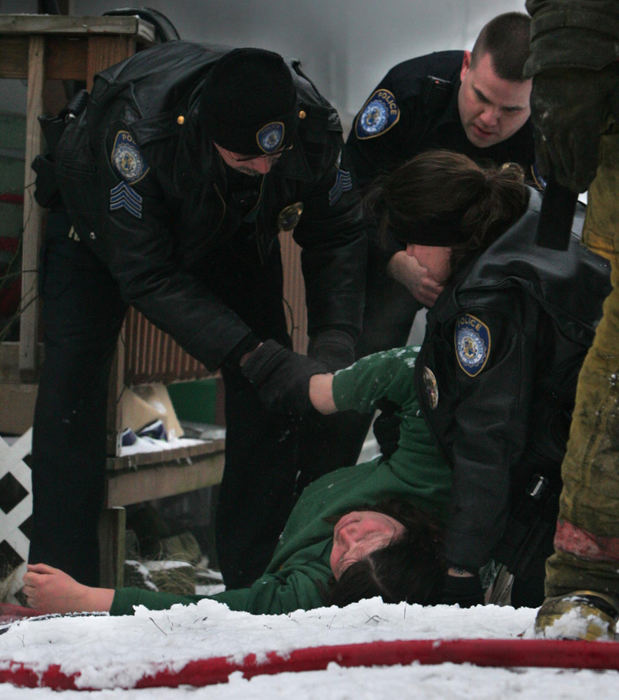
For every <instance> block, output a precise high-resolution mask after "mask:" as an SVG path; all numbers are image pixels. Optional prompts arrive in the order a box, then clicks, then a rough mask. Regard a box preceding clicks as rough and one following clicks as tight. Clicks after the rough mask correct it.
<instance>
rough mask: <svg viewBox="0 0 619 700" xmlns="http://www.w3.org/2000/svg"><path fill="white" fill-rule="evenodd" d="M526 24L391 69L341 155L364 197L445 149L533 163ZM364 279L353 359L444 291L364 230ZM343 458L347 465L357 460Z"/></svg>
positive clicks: (363, 425)
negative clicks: (421, 156) (409, 164)
mask: <svg viewBox="0 0 619 700" xmlns="http://www.w3.org/2000/svg"><path fill="white" fill-rule="evenodd" d="M529 27H530V18H529V17H528V16H527V15H526V14H523V13H519V12H508V13H505V14H501V15H498V16H497V17H495V18H494V19H492V20H491V21H490V22H488V23H487V24H486V25H485V26H484V27H483V28H482V30H481V31H480V33H479V36H478V37H477V40H476V41H475V45H474V46H473V50H472V52H471V51H440V52H437V53H432V54H428V55H426V56H420V57H417V58H412V59H409V60H407V61H404V62H403V63H400V64H398V65H396V66H394V67H393V68H392V69H391V70H390V71H389V72H388V73H387V74H386V75H385V77H384V78H383V79H382V80H381V81H380V82H379V84H378V85H377V86H376V88H375V89H374V91H373V92H372V94H371V95H370V97H369V98H368V99H367V101H366V102H365V104H364V105H363V107H362V108H361V110H360V111H359V113H358V114H357V116H356V117H355V119H354V121H353V124H352V128H351V131H350V134H349V136H348V140H347V142H346V152H347V153H348V155H349V157H350V162H351V164H352V166H353V170H354V172H355V174H356V176H357V181H358V182H359V185H360V187H361V188H362V190H363V191H367V189H368V188H369V186H370V185H371V184H372V182H373V181H374V180H375V179H376V178H378V177H380V176H381V175H384V174H385V173H389V172H392V171H393V170H394V169H395V168H396V167H398V166H400V165H402V163H404V162H406V161H407V160H409V159H410V158H412V157H413V156H414V155H416V154H417V153H420V152H422V151H426V150H430V149H436V148H447V149H450V150H453V151H456V152H458V153H464V154H465V155H468V156H469V157H470V158H472V159H473V160H475V161H476V162H479V163H482V164H484V163H489V164H502V163H505V162H516V163H519V164H520V165H522V167H523V168H524V169H525V171H526V172H527V173H529V172H530V171H531V169H532V166H533V164H534V160H535V159H534V148H533V131H532V127H531V123H530V119H529V114H530V108H529V97H530V92H531V81H530V80H524V79H523V78H522V71H523V66H524V63H525V61H526V58H527V56H528V50H529ZM368 231H369V250H368V277H367V287H366V302H365V311H364V317H363V330H362V333H361V337H360V339H359V343H358V346H357V356H358V357H362V356H364V355H367V354H370V353H373V352H376V351H379V350H385V349H387V348H392V347H399V346H401V345H404V344H405V343H406V341H407V339H408V336H409V333H410V330H411V326H412V324H413V321H414V319H415V315H416V313H417V311H419V310H420V309H421V308H422V307H423V306H426V307H430V306H432V304H433V303H434V301H435V300H436V298H437V297H438V295H439V294H440V292H441V290H442V286H441V285H440V284H438V283H437V282H436V280H434V279H433V278H432V276H431V275H428V274H427V271H426V270H425V269H424V268H423V267H421V266H420V265H418V264H417V263H416V262H415V260H414V259H412V258H410V257H408V256H407V255H406V254H405V252H404V249H403V247H402V245H401V243H400V242H399V241H397V240H395V239H394V238H393V237H392V236H390V235H389V233H388V232H385V234H384V235H383V236H382V238H381V240H378V236H377V232H376V229H375V228H373V227H372V226H371V225H370V226H369V229H368ZM368 427H369V422H368V419H366V418H359V420H358V423H357V425H356V426H355V427H354V428H351V431H352V432H351V433H349V435H350V442H351V446H353V448H354V449H357V450H359V449H360V447H361V444H362V442H363V438H364V436H365V433H366V432H367V429H368ZM354 449H353V452H352V453H351V454H350V455H349V456H348V457H349V459H348V461H349V462H351V463H352V462H354V461H355V459H356V454H357V453H356V452H354Z"/></svg>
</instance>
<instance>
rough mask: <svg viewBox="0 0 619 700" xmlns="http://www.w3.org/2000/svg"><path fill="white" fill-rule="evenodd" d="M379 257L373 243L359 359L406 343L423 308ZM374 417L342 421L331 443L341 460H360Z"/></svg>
mask: <svg viewBox="0 0 619 700" xmlns="http://www.w3.org/2000/svg"><path fill="white" fill-rule="evenodd" d="M380 258H381V256H379V255H378V253H377V252H376V254H372V246H370V255H369V258H368V267H367V281H366V293H365V294H366V296H365V310H364V315H363V330H362V332H361V336H360V338H359V342H358V343H357V350H356V357H357V358H361V357H365V356H366V355H371V354H372V353H375V352H379V351H381V350H390V349H391V348H399V347H403V346H404V345H406V342H407V340H408V336H409V335H410V331H411V327H412V325H413V322H414V320H415V315H416V314H417V312H418V311H419V310H420V309H421V308H422V305H421V304H420V303H419V302H418V301H417V300H416V299H415V297H414V296H413V295H412V294H411V293H410V292H409V291H408V290H407V289H406V287H404V285H402V284H400V283H399V282H396V280H394V279H393V278H392V277H390V276H389V275H388V274H387V272H386V271H385V269H384V265H383V264H382V262H381V259H380ZM372 418H373V416H372V415H368V414H362V413H358V414H352V415H350V416H349V417H347V418H346V419H345V422H344V423H342V424H341V426H340V429H339V431H338V435H339V441H336V440H334V441H332V445H333V449H334V450H335V454H336V455H337V458H338V459H339V460H340V461H341V462H342V463H345V464H354V463H355V462H356V461H357V459H358V457H359V453H360V452H361V449H362V447H363V442H364V440H365V436H366V435H367V432H368V430H369V428H370V425H371V423H372Z"/></svg>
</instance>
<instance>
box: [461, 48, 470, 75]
mask: <svg viewBox="0 0 619 700" xmlns="http://www.w3.org/2000/svg"><path fill="white" fill-rule="evenodd" d="M470 68H471V52H470V51H465V52H464V56H462V68H460V81H462V80H464V76H465V75H466V74H467V73H468V72H469V70H470Z"/></svg>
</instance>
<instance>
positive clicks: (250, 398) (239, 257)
mask: <svg viewBox="0 0 619 700" xmlns="http://www.w3.org/2000/svg"><path fill="white" fill-rule="evenodd" d="M209 284H210V285H211V287H212V289H213V291H214V292H215V293H216V294H217V295H218V296H220V298H222V299H223V300H224V301H225V302H226V303H227V304H228V306H230V307H231V308H232V309H234V310H235V311H236V313H238V314H239V316H240V317H241V318H242V319H243V320H244V321H245V322H246V323H247V324H248V326H249V327H250V328H251V329H252V330H253V331H254V333H256V334H257V335H258V336H259V337H260V338H262V339H267V338H273V339H275V340H277V341H278V342H279V343H281V344H282V345H285V346H290V339H289V337H288V334H287V331H286V320H285V316H284V308H283V303H282V270H281V260H280V254H279V248H277V249H274V250H273V251H272V253H271V255H270V256H269V257H268V259H267V260H266V261H265V262H264V263H263V262H261V260H260V257H259V255H258V253H257V252H256V250H255V248H254V247H253V245H252V244H251V243H248V242H246V241H245V242H242V243H237V244H235V245H234V246H231V250H230V252H229V255H228V256H227V257H226V259H225V260H223V261H222V262H221V264H220V265H218V266H217V267H216V268H215V267H214V269H213V271H212V274H209ZM222 374H223V378H224V383H225V394H226V464H225V468H224V475H223V480H222V483H221V487H220V491H219V503H218V506H217V517H216V524H215V540H216V547H217V556H218V559H219V564H220V567H221V571H222V574H223V577H224V582H225V584H226V586H227V587H228V588H239V587H242V586H246V585H249V584H251V583H253V581H255V580H256V578H258V577H259V576H260V575H261V574H262V573H263V572H264V570H265V568H266V566H267V564H268V563H269V561H270V559H271V556H272V554H273V549H274V548H275V545H276V543H277V539H278V537H279V535H280V533H281V531H282V530H283V527H284V525H285V523H286V520H287V519H288V515H289V514H290V510H291V509H292V506H293V499H294V496H293V494H294V485H295V481H296V478H297V470H298V466H297V456H298V435H297V426H298V422H297V423H294V422H292V421H291V420H289V419H284V418H282V417H278V416H276V415H273V414H270V413H268V412H267V411H266V410H265V409H264V407H263V406H262V403H261V402H260V400H259V398H258V395H257V393H256V391H255V389H254V388H253V387H252V385H251V384H250V383H249V382H248V381H247V380H246V379H245V378H244V377H243V376H242V375H241V374H240V372H238V371H236V370H223V372H222Z"/></svg>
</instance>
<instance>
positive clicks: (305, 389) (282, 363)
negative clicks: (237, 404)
mask: <svg viewBox="0 0 619 700" xmlns="http://www.w3.org/2000/svg"><path fill="white" fill-rule="evenodd" d="M326 371H327V368H326V367H325V366H324V365H323V364H322V363H321V362H318V361H316V360H313V359H312V358H311V357H306V356H305V355H299V354H298V353H296V352H292V350H288V349H287V348H285V347H283V346H282V345H280V344H279V343H277V342H276V341H274V340H266V341H265V342H264V343H262V345H260V346H258V347H257V348H256V349H255V350H254V351H253V352H252V353H251V354H250V356H249V357H248V358H247V360H246V362H245V364H244V365H243V366H242V367H241V372H242V373H243V375H244V376H245V377H246V378H247V379H248V380H249V381H250V382H251V383H252V384H253V385H254V386H255V387H256V390H257V391H258V396H259V397H260V400H261V401H262V403H263V404H264V405H265V406H266V407H267V409H268V410H269V411H273V412H274V413H281V414H289V415H296V416H298V415H303V414H305V413H308V412H311V411H312V404H311V402H310V399H309V380H310V377H311V376H312V375H314V374H322V373H324V372H326Z"/></svg>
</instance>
